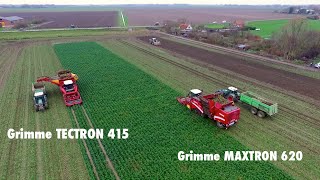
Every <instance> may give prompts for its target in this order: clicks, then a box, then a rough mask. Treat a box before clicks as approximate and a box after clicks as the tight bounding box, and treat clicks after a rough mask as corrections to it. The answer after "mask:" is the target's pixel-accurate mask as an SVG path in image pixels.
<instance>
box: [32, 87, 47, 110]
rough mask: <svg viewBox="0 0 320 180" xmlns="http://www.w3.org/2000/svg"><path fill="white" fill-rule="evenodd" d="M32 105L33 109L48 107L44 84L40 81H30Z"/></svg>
mask: <svg viewBox="0 0 320 180" xmlns="http://www.w3.org/2000/svg"><path fill="white" fill-rule="evenodd" d="M32 93H33V106H34V109H35V111H44V110H45V109H48V107H49V106H48V99H47V94H46V89H45V86H44V85H43V84H42V83H32Z"/></svg>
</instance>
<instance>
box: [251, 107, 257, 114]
mask: <svg viewBox="0 0 320 180" xmlns="http://www.w3.org/2000/svg"><path fill="white" fill-rule="evenodd" d="M250 111H251V113H252V114H254V115H256V114H257V112H258V109H257V108H254V107H252V108H251V110H250Z"/></svg>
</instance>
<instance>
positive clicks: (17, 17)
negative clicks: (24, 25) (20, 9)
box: [2, 16, 23, 21]
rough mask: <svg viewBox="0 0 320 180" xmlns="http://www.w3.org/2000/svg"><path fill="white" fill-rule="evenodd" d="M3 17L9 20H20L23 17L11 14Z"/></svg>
mask: <svg viewBox="0 0 320 180" xmlns="http://www.w3.org/2000/svg"><path fill="white" fill-rule="evenodd" d="M2 19H5V20H8V21H18V20H22V19H23V18H22V17H19V16H9V17H2Z"/></svg>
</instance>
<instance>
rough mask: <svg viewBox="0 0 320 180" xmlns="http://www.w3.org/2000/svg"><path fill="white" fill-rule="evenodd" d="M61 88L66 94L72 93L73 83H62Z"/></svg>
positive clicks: (68, 81) (66, 81)
mask: <svg viewBox="0 0 320 180" xmlns="http://www.w3.org/2000/svg"><path fill="white" fill-rule="evenodd" d="M63 88H64V89H65V90H66V92H70V91H74V86H73V81H72V80H65V81H63Z"/></svg>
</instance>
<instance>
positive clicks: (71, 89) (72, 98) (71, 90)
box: [37, 70, 82, 107]
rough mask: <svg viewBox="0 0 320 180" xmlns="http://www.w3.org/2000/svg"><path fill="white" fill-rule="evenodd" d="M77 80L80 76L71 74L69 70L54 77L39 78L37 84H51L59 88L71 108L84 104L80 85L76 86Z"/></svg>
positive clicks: (62, 71)
mask: <svg viewBox="0 0 320 180" xmlns="http://www.w3.org/2000/svg"><path fill="white" fill-rule="evenodd" d="M77 80H78V76H77V75H76V74H73V73H71V71H69V70H61V71H59V72H58V74H57V75H56V76H53V77H48V76H43V77H39V78H38V79H37V82H50V83H52V84H55V85H57V86H59V88H60V91H61V92H62V95H63V99H64V103H65V104H66V106H68V107H69V106H73V105H76V104H82V99H81V96H80V93H79V91H78V85H77V84H76V81H77Z"/></svg>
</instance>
